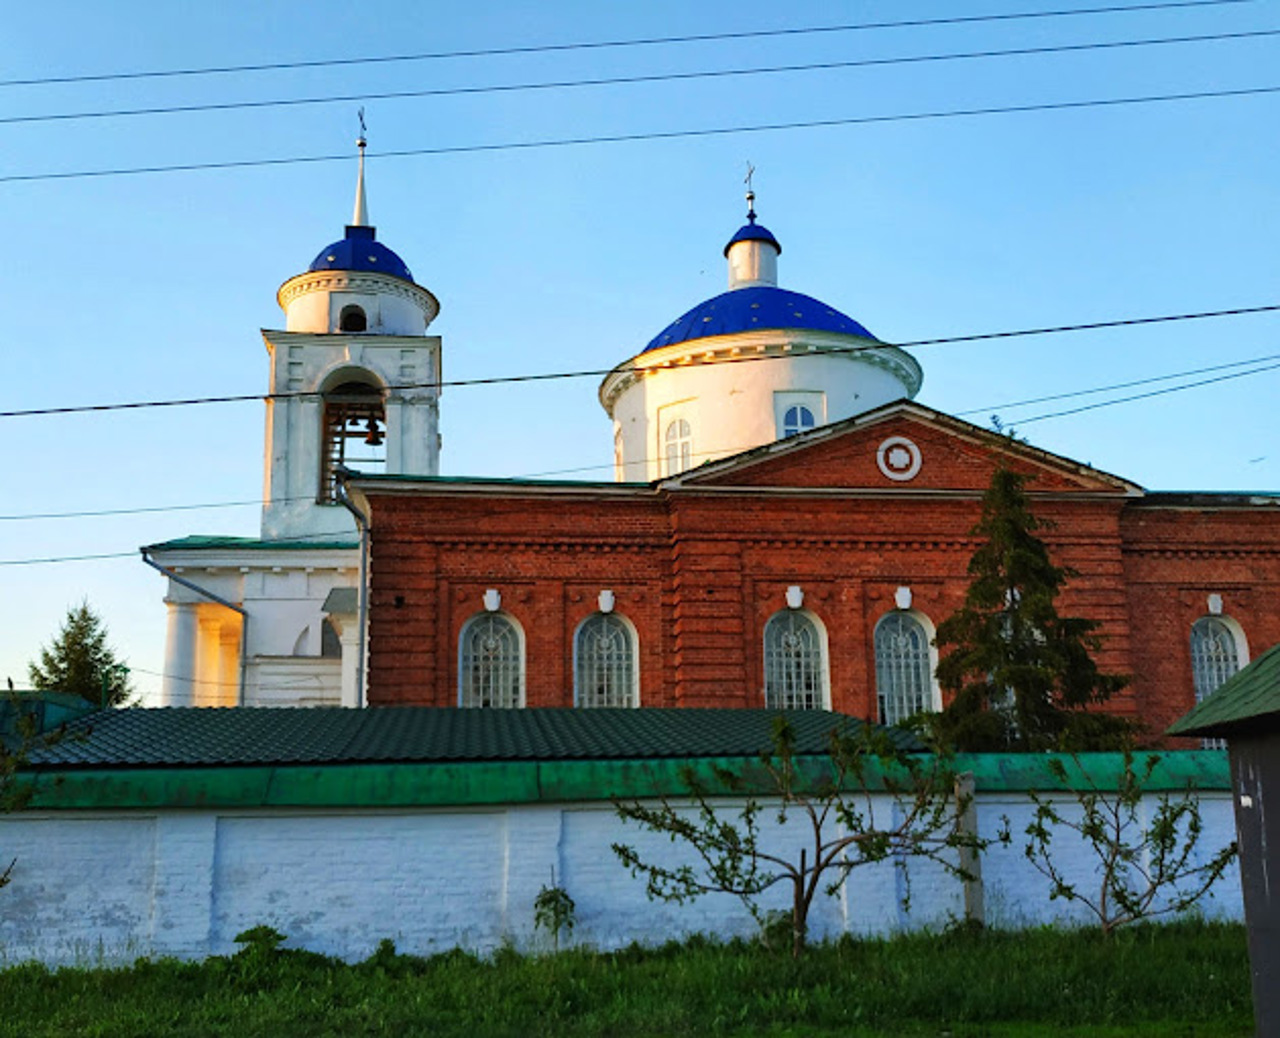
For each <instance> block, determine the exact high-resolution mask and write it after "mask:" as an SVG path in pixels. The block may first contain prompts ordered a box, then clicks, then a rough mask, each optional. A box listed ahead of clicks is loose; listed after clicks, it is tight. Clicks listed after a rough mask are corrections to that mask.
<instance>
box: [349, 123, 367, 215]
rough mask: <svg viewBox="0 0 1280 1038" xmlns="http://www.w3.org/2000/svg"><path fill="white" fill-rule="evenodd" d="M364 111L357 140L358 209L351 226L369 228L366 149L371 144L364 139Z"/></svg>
mask: <svg viewBox="0 0 1280 1038" xmlns="http://www.w3.org/2000/svg"><path fill="white" fill-rule="evenodd" d="M364 134H365V128H364V109H363V108H361V109H360V136H359V137H357V138H356V147H357V148H359V149H360V173H359V175H358V176H357V177H356V208H355V212H354V213H352V215H351V226H353V227H368V226H369V205H368V203H367V202H365V200H364V148H365V145H366V144H368V143H369V142H368V141H366V140H365V139H364Z"/></svg>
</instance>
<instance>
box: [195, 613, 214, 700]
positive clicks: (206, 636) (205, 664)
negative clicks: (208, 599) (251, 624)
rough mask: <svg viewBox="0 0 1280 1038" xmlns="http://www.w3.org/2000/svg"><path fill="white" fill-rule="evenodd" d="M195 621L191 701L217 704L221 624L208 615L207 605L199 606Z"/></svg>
mask: <svg viewBox="0 0 1280 1038" xmlns="http://www.w3.org/2000/svg"><path fill="white" fill-rule="evenodd" d="M197 616H198V617H199V619H198V620H197V622H196V672H195V684H194V685H193V686H192V689H191V701H192V703H193V704H194V705H195V706H217V705H218V704H219V702H220V697H221V695H222V688H221V687H220V686H219V684H218V672H219V669H220V668H219V666H218V664H219V662H220V656H221V653H222V624H221V623H220V622H219V621H218V618H217V617H215V616H210V615H209V612H208V607H205V606H201V607H200V608H199V611H198V613H197Z"/></svg>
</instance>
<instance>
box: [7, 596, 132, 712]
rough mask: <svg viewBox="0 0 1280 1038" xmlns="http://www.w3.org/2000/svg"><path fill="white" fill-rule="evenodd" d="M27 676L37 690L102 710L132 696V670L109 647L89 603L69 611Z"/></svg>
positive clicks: (101, 624)
mask: <svg viewBox="0 0 1280 1038" xmlns="http://www.w3.org/2000/svg"><path fill="white" fill-rule="evenodd" d="M27 673H28V675H29V677H30V679H31V684H32V686H34V687H35V688H37V689H40V690H42V691H51V692H70V693H72V694H73V695H77V696H80V697H81V698H83V699H87V700H88V701H89V702H91V703H93V704H95V705H97V706H101V707H108V706H117V705H119V704H121V703H124V702H125V701H127V700H128V699H129V697H130V696H131V695H132V694H133V688H132V686H131V685H130V682H129V668H128V667H126V666H125V665H124V664H123V663H121V662H120V661H119V660H117V659H116V655H115V653H114V652H113V651H112V650H111V648H110V647H109V646H108V645H107V630H106V627H105V626H104V625H103V623H102V621H101V620H100V619H99V618H98V615H97V614H96V613H95V612H94V611H93V610H92V609H90V608H89V603H88V602H81V603H80V605H78V606H76V607H75V608H74V609H68V610H67V616H66V619H65V620H63V622H62V629H61V630H60V631H59V632H58V637H57V638H55V639H54V640H53V642H52V643H51V644H50V645H48V646H47V647H42V648H41V649H40V662H39V663H38V664H36V663H31V664H28V666H27Z"/></svg>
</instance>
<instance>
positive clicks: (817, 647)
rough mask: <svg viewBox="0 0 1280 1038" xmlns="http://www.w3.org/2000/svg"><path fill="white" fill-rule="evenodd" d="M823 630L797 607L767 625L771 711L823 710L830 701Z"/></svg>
mask: <svg viewBox="0 0 1280 1038" xmlns="http://www.w3.org/2000/svg"><path fill="white" fill-rule="evenodd" d="M826 692H827V664H826V660H825V659H824V653H823V637H822V632H821V630H820V629H819V628H818V625H817V623H816V622H815V621H814V619H813V617H811V616H809V614H807V613H803V612H801V611H800V610H798V609H785V610H783V611H782V612H780V613H775V614H774V615H773V616H772V617H770V618H769V622H768V623H767V624H765V625H764V705H765V706H767V707H768V708H769V709H771V710H822V709H825V707H826V700H827V695H826Z"/></svg>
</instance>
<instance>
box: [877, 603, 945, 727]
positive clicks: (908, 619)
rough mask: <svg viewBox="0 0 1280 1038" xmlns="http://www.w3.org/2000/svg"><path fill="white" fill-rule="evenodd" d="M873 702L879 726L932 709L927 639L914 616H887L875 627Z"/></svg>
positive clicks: (893, 614)
mask: <svg viewBox="0 0 1280 1038" xmlns="http://www.w3.org/2000/svg"><path fill="white" fill-rule="evenodd" d="M875 646H876V700H877V703H878V706H879V711H880V723H881V724H898V723H899V722H900V721H904V720H906V719H907V718H908V717H910V716H911V715H912V714H918V713H920V712H921V711H922V710H933V709H935V704H934V697H933V674H932V669H933V668H932V661H931V659H930V655H929V635H928V634H927V633H926V631H925V629H924V625H923V624H922V623H920V621H919V620H917V619H916V618H915V617H914V616H912V615H911V614H910V613H906V612H896V613H889V614H887V615H886V616H884V617H882V618H881V620H880V622H879V623H878V624H876V635H875Z"/></svg>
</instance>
